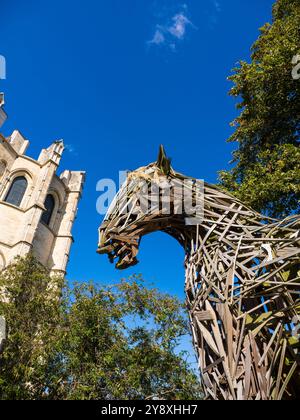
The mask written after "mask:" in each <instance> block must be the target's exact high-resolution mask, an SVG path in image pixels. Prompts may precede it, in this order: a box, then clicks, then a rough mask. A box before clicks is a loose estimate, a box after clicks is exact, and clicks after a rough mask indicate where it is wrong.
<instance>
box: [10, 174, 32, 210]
mask: <svg viewBox="0 0 300 420" xmlns="http://www.w3.org/2000/svg"><path fill="white" fill-rule="evenodd" d="M27 186H28V182H27V179H26V178H25V177H24V176H18V177H17V178H15V179H14V180H13V182H12V184H11V186H10V189H9V190H8V193H7V195H6V197H5V200H4V201H6V203H9V204H12V205H14V206H17V207H20V205H21V203H22V200H23V197H24V195H25V192H26V190H27Z"/></svg>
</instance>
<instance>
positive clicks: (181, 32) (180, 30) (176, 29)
mask: <svg viewBox="0 0 300 420" xmlns="http://www.w3.org/2000/svg"><path fill="white" fill-rule="evenodd" d="M172 21H173V25H172V26H170V27H169V28H167V30H168V32H169V33H170V34H171V35H173V36H174V37H175V38H177V39H183V38H184V37H185V34H186V29H187V27H188V26H189V25H191V26H193V24H192V22H191V21H190V20H189V19H188V18H187V17H186V16H185V15H184V14H183V13H178V14H177V15H175V16H174V17H173V18H172Z"/></svg>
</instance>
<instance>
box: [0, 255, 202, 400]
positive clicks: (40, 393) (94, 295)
mask: <svg viewBox="0 0 300 420" xmlns="http://www.w3.org/2000/svg"><path fill="white" fill-rule="evenodd" d="M0 290H1V291H2V299H1V300H0V316H1V315H2V316H4V317H5V318H6V321H7V325H8V337H7V340H6V342H5V344H4V347H3V351H2V353H1V354H0V399H54V400H55V399H64V400H68V399H72V400H73V399H75V400H85V399H86V400H89V399H93V400H97V399H147V398H149V399H150V398H158V399H170V400H172V399H190V398H191V399H199V398H200V397H201V388H200V384H199V380H198V378H197V375H196V374H195V373H194V371H193V370H192V369H191V368H190V366H189V364H188V362H187V361H186V358H187V357H186V354H185V353H178V351H177V349H178V344H179V343H180V342H181V339H182V337H183V336H185V335H187V334H189V326H188V321H187V319H186V316H185V312H184V309H183V305H182V303H181V302H180V301H178V300H177V299H175V298H173V297H171V296H169V295H165V294H162V293H160V292H159V291H158V290H156V289H153V288H149V287H146V285H145V284H144V281H143V280H142V278H140V277H134V278H131V279H129V280H128V281H126V280H124V281H122V282H121V283H120V284H116V285H114V286H111V287H108V286H107V287H106V286H105V287H104V286H95V285H93V284H92V283H80V284H75V285H73V286H72V287H68V286H67V285H66V284H65V283H64V282H63V280H62V279H53V278H51V277H50V276H49V274H48V273H47V271H46V270H45V269H43V268H42V267H41V266H40V265H39V264H38V263H37V262H36V261H35V259H34V258H33V257H32V256H29V257H28V258H26V259H23V260H22V259H21V260H19V261H17V262H16V264H15V265H14V266H11V267H10V268H8V270H6V271H5V272H4V273H2V274H1V275H0Z"/></svg>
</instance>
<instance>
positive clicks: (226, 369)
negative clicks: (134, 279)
mask: <svg viewBox="0 0 300 420" xmlns="http://www.w3.org/2000/svg"><path fill="white" fill-rule="evenodd" d="M168 162H169V161H167V160H166V159H165V158H164V155H162V154H161V155H160V158H159V160H158V162H157V163H155V164H151V165H149V166H147V167H143V168H140V169H139V170H137V171H134V172H131V173H130V174H129V175H128V183H127V185H126V187H123V188H121V190H120V191H119V193H118V195H117V197H116V198H115V200H114V203H113V204H112V206H111V208H110V210H109V212H108V214H107V216H106V218H105V220H104V222H103V224H102V226H101V228H100V244H99V250H98V251H99V253H108V254H109V257H110V259H111V261H113V260H114V259H116V258H119V261H118V263H117V268H126V267H128V266H130V265H134V264H136V263H137V259H136V256H137V254H138V247H139V243H140V239H141V237H142V236H144V235H145V234H148V233H151V232H154V231H158V230H160V231H163V232H166V233H168V234H169V235H171V236H172V237H174V238H175V239H177V240H178V241H179V242H180V244H181V245H182V246H183V247H184V249H185V255H186V256H185V269H186V278H185V291H186V301H187V308H188V311H189V317H190V324H191V329H192V334H193V341H194V345H195V349H196V352H197V355H198V360H199V368H200V371H201V377H202V381H203V386H204V390H205V394H206V397H207V398H208V399H214V400H222V399H224V400H272V399H274V400H276V399H283V398H284V399H293V398H299V397H300V357H299V347H300V346H299V339H298V337H297V336H294V335H293V327H294V325H293V322H294V321H295V320H297V319H299V316H300V259H299V257H300V216H292V217H289V218H287V219H285V220H283V221H277V220H272V219H268V218H265V217H263V216H262V215H260V214H258V213H256V212H255V211H253V210H252V209H250V208H247V207H246V206H245V205H243V204H242V203H241V202H240V201H238V200H237V199H235V198H234V197H232V196H230V195H229V194H226V193H224V192H222V191H220V190H219V189H218V188H216V187H214V186H212V185H209V184H205V187H204V196H203V191H202V192H200V191H197V190H196V191H194V190H193V192H192V194H193V197H194V198H197V196H199V195H200V194H202V199H203V205H204V213H203V220H202V222H201V224H200V225H197V226H187V225H186V223H185V220H186V215H185V214H183V215H178V214H177V212H175V209H176V206H178V205H179V204H182V203H180V200H182V197H181V196H179V197H178V196H177V195H176V191H177V190H176V188H175V187H174V185H175V186H176V183H179V182H181V181H182V180H183V179H184V177H183V176H182V175H181V174H179V173H177V172H175V171H174V170H173V169H172V168H170V167H169V166H168ZM170 181H172V185H173V187H172V191H171V201H172V202H171V207H170V209H171V212H170V214H165V211H163V210H162V207H163V206H162V202H163V199H164V194H161V195H160V199H159V200H158V201H157V202H156V203H155V205H153V203H152V211H151V212H148V213H146V214H145V212H142V211H141V204H142V201H143V200H144V201H145V203H144V205H146V206H147V205H148V204H149V203H148V202H147V199H146V198H144V197H145V191H142V188H144V186H145V183H146V184H147V185H148V187H149V185H150V184H151V185H153V184H154V185H157V186H159V185H160V186H161V185H162V184H163V183H164V182H165V183H167V182H170ZM192 188H193V187H192V186H191V189H192ZM198 198H199V197H198ZM127 199H128V202H127ZM159 201H160V202H159ZM126 206H127V209H128V211H127V212H124V209H125V208H126ZM122 210H123V211H122ZM123 213H124V214H123Z"/></svg>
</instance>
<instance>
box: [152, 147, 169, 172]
mask: <svg viewBox="0 0 300 420" xmlns="http://www.w3.org/2000/svg"><path fill="white" fill-rule="evenodd" d="M156 165H157V166H158V168H159V169H160V170H161V171H162V172H163V173H164V174H165V175H169V174H170V172H171V159H169V158H168V157H167V154H166V151H165V148H164V146H163V145H161V146H160V147H159V153H158V158H157V162H156Z"/></svg>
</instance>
